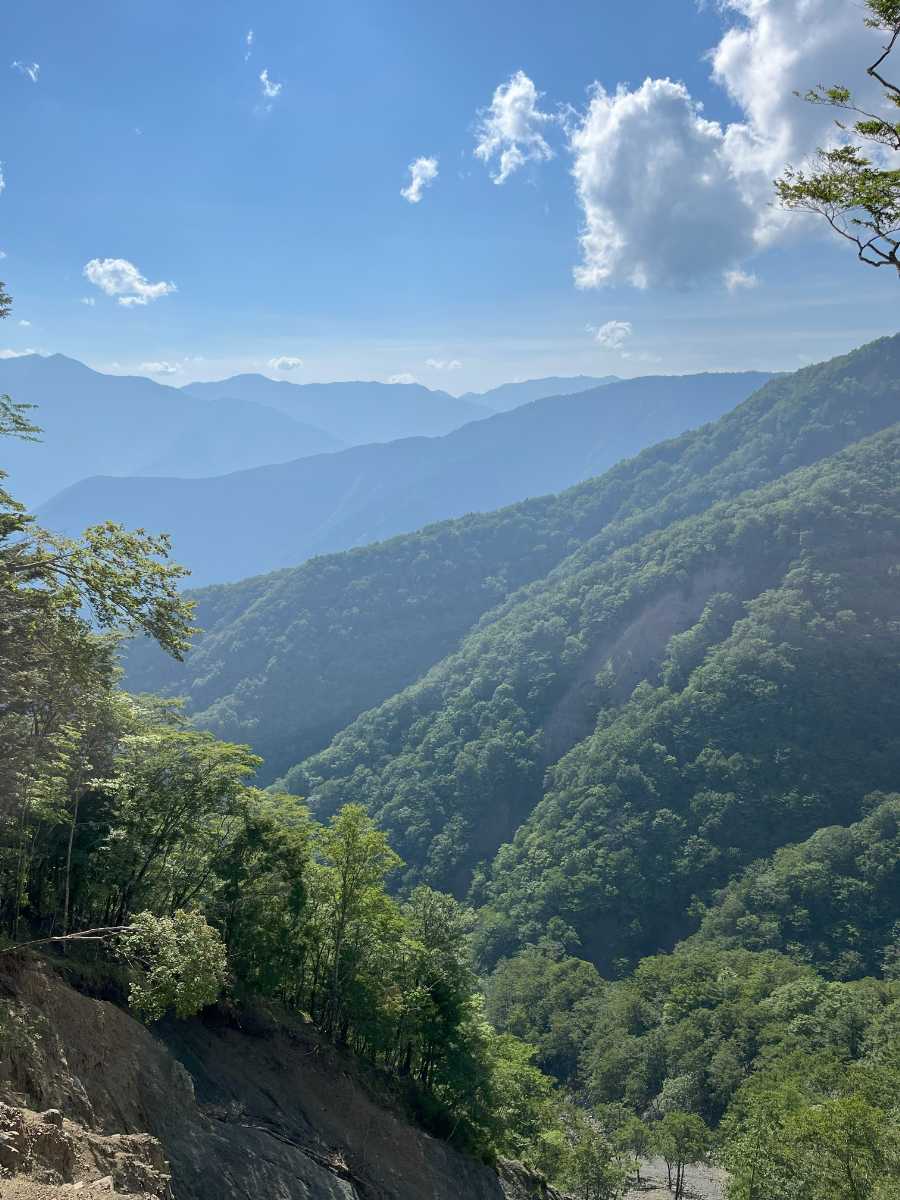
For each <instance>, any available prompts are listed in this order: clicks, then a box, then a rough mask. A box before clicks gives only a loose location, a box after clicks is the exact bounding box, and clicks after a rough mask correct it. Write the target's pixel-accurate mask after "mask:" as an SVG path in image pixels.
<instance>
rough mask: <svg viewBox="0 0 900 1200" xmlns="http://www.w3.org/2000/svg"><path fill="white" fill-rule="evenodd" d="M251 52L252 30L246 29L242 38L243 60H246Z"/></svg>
mask: <svg viewBox="0 0 900 1200" xmlns="http://www.w3.org/2000/svg"><path fill="white" fill-rule="evenodd" d="M252 53H253V30H252V29H248V30H247V34H246V36H245V38H244V62H246V61H247V60H248V59H249V57H250V55H251V54H252Z"/></svg>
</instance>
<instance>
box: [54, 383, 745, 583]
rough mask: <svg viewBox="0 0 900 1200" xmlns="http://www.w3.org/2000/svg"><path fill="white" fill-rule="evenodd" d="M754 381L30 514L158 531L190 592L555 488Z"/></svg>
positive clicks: (553, 410) (565, 401)
mask: <svg viewBox="0 0 900 1200" xmlns="http://www.w3.org/2000/svg"><path fill="white" fill-rule="evenodd" d="M766 378H767V376H765V375H761V374H759V373H756V372H749V373H741V374H734V375H698V376H684V377H680V378H666V377H663V376H657V377H650V378H646V379H635V380H630V381H628V382H627V383H619V384H615V385H612V386H609V387H602V388H595V389H592V390H591V391H586V392H581V393H579V394H577V395H572V396H563V397H551V398H548V399H545V400H540V401H535V402H534V403H531V404H527V405H525V406H524V407H520V408H517V409H516V410H515V411H513V412H508V413H502V414H498V415H496V416H493V417H490V418H488V419H486V420H481V421H475V422H470V423H469V424H468V425H465V426H463V428H462V429H457V430H455V431H454V432H453V433H450V434H447V435H446V436H444V437H441V438H415V439H410V438H408V439H403V440H401V441H396V442H389V443H378V444H374V445H370V446H358V447H355V448H353V449H350V450H346V451H344V452H342V453H340V454H328V455H320V456H317V457H313V458H303V459H300V460H299V461H297V462H293V463H285V464H280V465H277V466H269V467H261V468H258V469H256V470H253V471H246V472H243V473H240V474H233V475H228V476H223V477H221V478H218V479H204V480H196V479H181V480H179V479H88V480H85V481H83V482H82V483H79V484H77V485H75V486H74V487H72V488H69V489H68V490H66V491H65V492H63V493H62V494H61V495H60V496H57V497H55V499H54V500H52V501H51V502H50V503H49V504H47V505H45V506H43V508H42V509H41V516H42V518H43V519H44V520H45V521H46V522H47V523H48V524H49V525H51V526H52V527H53V528H55V529H60V530H62V531H63V532H64V533H76V532H78V531H79V530H80V529H83V528H86V527H87V526H88V525H92V524H94V523H95V522H96V521H98V520H100V519H102V518H103V517H104V516H105V517H107V518H109V517H112V518H113V519H115V520H118V521H121V522H122V523H123V524H125V525H127V526H128V527H130V528H133V527H135V526H138V527H141V528H145V529H165V530H166V531H167V532H168V533H169V534H170V536H171V538H172V542H173V547H174V553H175V555H176V556H177V557H178V558H179V560H180V561H182V562H189V563H190V564H191V571H192V573H193V576H194V579H195V580H196V581H197V582H198V583H200V584H203V583H223V582H227V581H230V580H236V579H241V578H247V577H248V576H250V575H255V574H260V573H262V572H263V571H269V570H272V569H274V568H278V567H283V566H296V565H297V564H299V563H301V562H303V561H304V560H305V559H307V558H310V557H312V556H313V555H314V554H320V553H324V552H329V551H335V550H344V549H348V548H351V547H353V546H357V545H365V544H368V543H371V542H374V541H378V540H381V539H383V538H386V537H391V536H393V535H395V534H398V533H405V532H408V531H410V530H414V529H420V528H421V527H422V526H423V525H427V524H428V523H429V522H432V521H439V520H442V519H445V518H448V517H456V516H462V515H463V514H465V513H470V512H483V511H488V510H491V509H495V508H499V507H501V506H502V505H504V504H510V503H512V502H514V501H517V500H522V499H524V498H525V497H526V496H539V495H543V494H545V493H548V492H557V491H560V490H561V489H562V488H565V487H568V486H569V485H570V484H572V483H577V482H578V481H580V480H582V479H585V478H587V477H588V476H591V475H596V474H598V473H599V472H601V471H603V470H605V469H607V468H608V467H611V466H612V465H613V464H614V463H616V462H618V461H619V460H620V459H622V458H627V457H629V456H630V455H632V454H635V453H637V452H638V451H639V450H641V449H643V448H644V447H645V446H648V445H651V444H653V443H655V442H658V441H661V440H662V439H664V438H667V437H671V436H673V435H675V434H679V433H682V432H683V431H684V430H685V429H688V428H692V427H694V426H698V425H702V424H704V423H705V422H707V421H709V420H712V419H714V418H715V417H718V416H721V415H722V414H723V413H724V412H727V411H728V410H729V409H731V408H733V407H734V406H735V404H737V403H738V402H739V401H741V400H743V399H745V398H746V397H747V396H748V395H749V394H750V393H751V392H753V391H754V390H755V389H756V388H757V387H758V386H759V385H760V384H761V383H763V382H765V380H766Z"/></svg>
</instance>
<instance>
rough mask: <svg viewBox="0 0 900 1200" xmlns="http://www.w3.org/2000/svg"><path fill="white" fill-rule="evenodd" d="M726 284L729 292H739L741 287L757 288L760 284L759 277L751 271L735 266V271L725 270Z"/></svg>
mask: <svg viewBox="0 0 900 1200" xmlns="http://www.w3.org/2000/svg"><path fill="white" fill-rule="evenodd" d="M725 286H726V287H727V288H728V290H729V292H737V291H740V289H741V288H748V289H749V288H755V287H758V286H759V278H758V276H756V275H753V274H752V273H751V272H749V271H742V270H741V269H740V267H735V268H734V270H733V271H726V272H725Z"/></svg>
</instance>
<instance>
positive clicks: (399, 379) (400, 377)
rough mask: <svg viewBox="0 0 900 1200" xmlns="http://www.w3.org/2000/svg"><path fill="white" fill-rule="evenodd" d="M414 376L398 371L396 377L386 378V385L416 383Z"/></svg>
mask: <svg viewBox="0 0 900 1200" xmlns="http://www.w3.org/2000/svg"><path fill="white" fill-rule="evenodd" d="M418 382H419V381H418V379H416V377H415V375H413V374H411V373H410V372H409V371H399V372H398V373H397V374H396V375H389V376H388V383H418Z"/></svg>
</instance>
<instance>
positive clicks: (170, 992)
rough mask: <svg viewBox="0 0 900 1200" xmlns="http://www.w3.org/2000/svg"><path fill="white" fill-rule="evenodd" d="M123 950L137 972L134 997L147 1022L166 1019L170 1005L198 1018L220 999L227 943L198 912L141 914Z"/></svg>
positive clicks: (181, 1013) (131, 1000)
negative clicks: (201, 1011)
mask: <svg viewBox="0 0 900 1200" xmlns="http://www.w3.org/2000/svg"><path fill="white" fill-rule="evenodd" d="M118 952H119V956H120V957H121V958H122V960H123V961H124V962H126V963H127V964H128V968H129V972H130V974H131V986H130V989H129V993H128V1002H129V1004H130V1005H131V1007H132V1008H133V1009H134V1010H135V1012H136V1013H138V1015H139V1016H141V1017H142V1018H143V1019H144V1020H146V1021H158V1020H160V1018H161V1017H163V1016H165V1014H166V1012H167V1011H168V1010H169V1009H170V1008H171V1009H174V1011H175V1015H176V1016H178V1017H192V1016H194V1014H195V1013H198V1012H199V1011H200V1010H201V1009H202V1008H205V1007H207V1005H210V1004H214V1003H215V1001H216V999H217V998H218V995H219V992H220V991H221V989H222V986H223V984H224V982H225V972H226V968H227V962H228V960H227V957H226V954H225V947H224V946H223V945H222V941H221V939H220V937H219V935H218V934H217V933H216V931H215V930H214V929H212V928H211V927H210V926H209V925H207V923H206V920H205V919H204V917H203V916H202V915H201V914H200V913H197V912H185V911H184V910H183V909H179V910H178V912H176V913H175V914H174V915H173V916H171V917H155V916H154V915H153V914H152V913H149V912H143V913H138V915H137V916H136V917H135V918H134V920H133V921H132V922H131V925H130V926H129V928H128V929H126V930H125V932H124V933H123V934H122V936H121V938H120V941H119V946H118Z"/></svg>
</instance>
